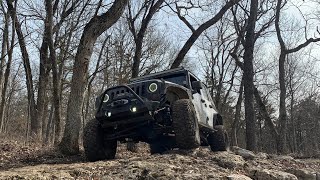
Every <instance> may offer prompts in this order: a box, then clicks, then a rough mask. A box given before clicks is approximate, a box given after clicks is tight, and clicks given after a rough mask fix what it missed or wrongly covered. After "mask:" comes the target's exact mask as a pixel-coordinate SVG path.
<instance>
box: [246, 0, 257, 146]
mask: <svg viewBox="0 0 320 180" xmlns="http://www.w3.org/2000/svg"><path fill="white" fill-rule="evenodd" d="M257 10H258V0H251V6H250V16H249V19H248V26H247V29H246V37H245V45H244V49H245V52H244V57H243V59H244V64H243V65H244V66H243V78H244V83H243V85H244V96H245V99H244V100H245V101H244V106H245V119H246V147H247V149H248V150H251V151H255V150H256V145H257V140H256V118H255V109H254V98H253V94H254V85H253V76H254V72H253V52H254V43H255V40H254V36H255V34H254V30H255V25H256V19H257Z"/></svg>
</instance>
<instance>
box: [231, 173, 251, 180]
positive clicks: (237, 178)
mask: <svg viewBox="0 0 320 180" xmlns="http://www.w3.org/2000/svg"><path fill="white" fill-rule="evenodd" d="M227 179H228V180H252V179H251V178H250V177H248V176H245V175H243V174H231V175H229V176H227Z"/></svg>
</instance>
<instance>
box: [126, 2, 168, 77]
mask: <svg viewBox="0 0 320 180" xmlns="http://www.w3.org/2000/svg"><path fill="white" fill-rule="evenodd" d="M163 2H164V0H148V1H145V2H144V3H143V5H142V7H141V8H140V9H139V10H138V13H137V14H135V15H134V16H133V14H132V8H131V3H129V4H128V5H129V6H128V7H129V8H128V15H127V19H128V22H129V29H130V31H131V33H132V35H133V38H134V42H135V45H136V47H135V53H134V57H133V65H132V77H137V76H138V74H139V66H140V62H141V54H142V44H143V39H144V37H145V33H146V31H147V28H148V25H149V23H150V21H151V19H152V17H153V16H154V14H155V13H156V12H157V11H158V10H159V8H160V6H161V4H162V3H163ZM142 13H143V17H142V20H141V25H140V28H139V30H138V29H137V27H136V24H135V22H136V20H137V19H138V18H139V16H140V15H141V14H142Z"/></svg>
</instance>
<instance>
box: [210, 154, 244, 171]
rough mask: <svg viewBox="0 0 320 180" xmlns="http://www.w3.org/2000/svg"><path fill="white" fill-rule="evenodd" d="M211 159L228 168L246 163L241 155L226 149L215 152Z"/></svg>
mask: <svg viewBox="0 0 320 180" xmlns="http://www.w3.org/2000/svg"><path fill="white" fill-rule="evenodd" d="M212 159H213V160H214V161H216V162H217V164H218V165H219V166H221V167H224V168H230V169H234V168H236V167H243V166H244V164H245V163H246V161H245V160H244V159H243V158H242V157H241V156H239V155H236V154H233V153H231V152H227V151H224V152H217V153H216V154H215V155H214V156H213V157H212Z"/></svg>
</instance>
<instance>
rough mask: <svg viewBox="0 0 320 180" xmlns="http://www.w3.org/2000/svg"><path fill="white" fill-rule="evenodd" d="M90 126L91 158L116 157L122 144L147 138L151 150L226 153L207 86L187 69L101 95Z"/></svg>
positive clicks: (87, 142) (85, 138)
mask: <svg viewBox="0 0 320 180" xmlns="http://www.w3.org/2000/svg"><path fill="white" fill-rule="evenodd" d="M96 110H97V111H96V115H95V118H94V119H92V120H90V121H89V122H88V123H87V124H86V127H85V129H84V135H83V146H84V150H85V155H86V157H87V159H88V160H89V161H97V160H103V159H113V158H114V157H115V154H116V149H117V142H118V141H119V142H128V141H134V142H139V141H143V142H146V143H149V144H150V151H151V153H162V152H164V151H166V150H170V149H173V148H180V149H193V148H197V147H199V146H200V145H202V146H208V145H210V147H211V150H212V151H224V150H226V149H227V146H228V142H227V141H228V138H227V134H226V131H225V130H224V128H223V120H222V117H221V116H220V114H219V113H217V111H216V109H215V106H214V104H213V100H212V98H211V96H210V94H209V92H208V90H207V88H206V86H205V85H204V84H203V83H202V82H201V81H200V80H199V79H198V78H196V77H195V76H194V75H193V74H192V73H191V72H189V71H188V70H186V69H184V68H177V69H171V70H167V71H163V72H159V73H154V74H150V75H146V76H142V77H138V78H134V79H131V80H130V82H129V84H127V85H119V86H115V87H111V88H109V89H107V90H106V91H104V93H102V94H101V95H100V96H99V97H97V99H96Z"/></svg>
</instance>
